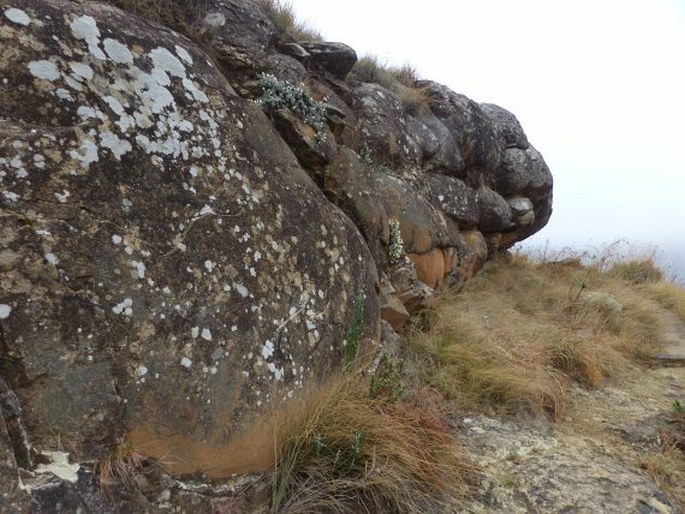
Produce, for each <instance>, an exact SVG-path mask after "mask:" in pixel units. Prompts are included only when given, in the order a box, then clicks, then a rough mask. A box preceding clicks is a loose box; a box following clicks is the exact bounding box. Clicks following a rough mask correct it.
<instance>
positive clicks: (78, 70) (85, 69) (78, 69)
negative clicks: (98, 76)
mask: <svg viewBox="0 0 685 514" xmlns="http://www.w3.org/2000/svg"><path fill="white" fill-rule="evenodd" d="M69 67H70V68H71V71H72V74H73V76H74V78H75V79H76V80H82V79H85V80H91V79H92V78H93V76H94V72H93V68H91V67H90V66H88V65H87V64H84V63H81V62H72V63H69Z"/></svg>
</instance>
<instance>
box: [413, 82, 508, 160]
mask: <svg viewBox="0 0 685 514" xmlns="http://www.w3.org/2000/svg"><path fill="white" fill-rule="evenodd" d="M421 87H422V88H423V89H424V90H425V92H426V95H427V96H428V102H429V106H430V109H431V111H432V112H433V114H434V115H435V116H436V117H438V118H439V119H440V120H441V121H442V123H443V124H444V125H445V126H446V127H447V128H448V129H449V130H450V131H451V132H452V133H453V134H454V137H455V139H456V141H457V145H458V147H459V153H460V155H461V157H462V158H463V159H464V162H465V164H466V168H467V170H473V171H476V172H479V173H487V172H490V171H492V170H495V169H497V167H498V166H499V163H500V161H501V160H502V151H503V148H502V145H501V143H500V138H499V137H498V135H497V133H496V132H495V129H494V127H493V124H492V122H491V121H490V118H489V117H488V116H487V115H486V114H485V112H483V110H482V109H481V108H480V106H479V105H478V104H477V103H476V102H474V101H473V100H471V99H469V98H467V97H466V96H464V95H460V94H458V93H455V92H454V91H452V90H451V89H449V88H448V87H446V86H444V85H442V84H438V83H437V82H432V81H422V82H421Z"/></svg>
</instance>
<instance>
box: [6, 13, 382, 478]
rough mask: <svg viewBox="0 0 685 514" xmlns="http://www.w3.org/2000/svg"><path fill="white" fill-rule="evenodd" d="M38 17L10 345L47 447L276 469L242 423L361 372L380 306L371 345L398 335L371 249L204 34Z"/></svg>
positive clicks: (16, 228) (30, 55)
mask: <svg viewBox="0 0 685 514" xmlns="http://www.w3.org/2000/svg"><path fill="white" fill-rule="evenodd" d="M17 5H18V8H21V10H22V11H23V12H24V13H25V14H26V16H28V17H29V19H30V20H32V21H31V23H30V24H28V25H18V24H12V25H9V24H4V25H3V37H4V43H3V44H4V45H7V46H11V47H12V48H14V49H15V51H14V52H11V53H4V54H3V57H2V60H1V61H0V68H1V69H2V75H3V76H6V77H8V81H6V82H5V83H3V84H0V90H1V91H0V97H2V98H3V99H4V98H7V97H6V93H7V92H10V91H15V92H18V94H19V95H20V96H21V98H22V102H5V101H3V102H2V111H3V112H2V115H3V116H4V118H5V121H4V123H3V124H2V126H1V127H0V156H2V158H1V159H0V182H1V184H2V191H3V194H2V195H0V226H2V242H3V243H2V244H3V252H4V253H3V255H5V257H6V258H4V259H3V261H4V262H5V264H4V265H3V269H2V284H3V287H2V290H1V291H0V304H1V305H2V309H3V316H2V318H3V319H1V320H0V323H1V326H2V332H1V333H2V337H3V341H2V345H1V346H0V348H2V350H1V351H2V358H3V360H4V361H5V362H9V365H8V366H6V367H5V369H4V374H5V376H6V380H7V381H8V383H9V384H10V386H11V387H12V388H13V389H14V391H15V392H16V394H17V395H18V396H19V397H20V399H21V400H22V402H25V403H26V404H27V408H26V411H25V413H24V417H25V420H26V423H27V426H31V427H33V433H32V436H33V438H34V444H37V445H39V446H41V447H50V446H51V445H54V444H56V441H55V440H54V439H53V434H61V440H62V444H68V445H69V447H78V448H79V449H80V453H81V456H82V457H83V458H85V459H89V458H96V457H97V456H98V455H99V454H100V452H102V451H103V449H106V448H108V447H109V446H110V445H112V444H114V443H115V442H116V441H117V440H118V439H120V438H122V437H124V436H126V437H128V438H129V439H130V440H131V441H132V442H133V443H135V445H136V446H137V447H139V448H145V450H146V453H147V454H148V455H150V456H153V457H157V458H161V457H162V456H163V455H164V454H165V453H166V454H168V453H173V454H174V455H176V456H177V457H178V459H177V460H175V461H174V463H172V464H171V465H170V468H171V469H173V470H174V471H175V472H176V473H178V474H186V473H195V472H208V473H213V474H214V475H222V474H230V473H232V472H234V471H236V470H232V469H231V467H232V466H233V465H232V464H231V462H236V461H242V464H241V466H244V467H246V469H250V468H255V467H257V468H258V467H262V466H264V464H267V466H268V463H267V462H265V461H264V460H263V458H266V461H268V460H270V459H271V458H272V457H267V454H268V455H272V453H273V452H272V449H268V450H267V449H266V447H264V453H263V455H262V457H259V458H256V459H255V457H257V455H258V454H259V452H254V451H253V450H252V449H251V450H249V457H248V458H247V461H245V460H243V458H242V457H240V455H241V452H248V450H242V449H241V445H240V443H239V442H236V441H237V438H238V436H239V435H240V433H241V429H242V428H243V427H245V426H250V425H251V424H252V423H254V420H255V418H256V417H258V416H259V413H260V411H263V409H265V408H266V406H267V405H268V403H269V402H270V401H272V400H276V399H282V398H284V397H285V398H286V399H287V398H288V397H289V396H292V395H295V394H296V393H297V391H298V390H299V389H301V388H303V387H304V386H305V385H306V384H307V383H309V381H311V380H315V379H317V378H320V377H321V376H322V375H323V373H324V371H325V370H327V369H330V368H331V367H335V366H337V365H339V363H340V359H341V356H342V342H343V340H344V338H345V334H346V332H347V329H348V327H349V326H350V324H351V323H352V319H351V316H352V314H351V310H350V308H349V307H350V305H351V302H354V299H355V298H356V297H357V296H358V295H360V294H361V295H365V297H366V300H365V317H364V320H365V325H364V335H363V338H364V341H366V340H367V339H370V338H372V337H374V338H375V336H376V335H377V333H378V331H379V323H380V318H379V314H378V300H377V296H376V292H375V288H374V284H375V280H376V271H375V267H374V266H373V260H372V259H371V257H370V254H369V252H368V247H367V245H366V244H365V243H364V240H363V239H362V237H361V236H360V235H359V232H358V230H357V229H356V227H355V226H354V225H353V224H352V223H351V222H350V221H349V219H348V218H346V217H344V216H341V215H340V212H339V211H338V210H337V209H336V208H335V207H334V206H332V205H331V204H330V203H329V202H328V201H327V200H326V198H325V197H324V195H323V194H322V192H321V191H320V190H319V188H318V187H317V186H316V185H315V184H314V183H313V182H312V180H311V179H310V178H309V177H308V176H307V174H306V173H305V172H304V171H303V170H302V169H301V168H300V167H299V165H298V164H297V161H296V160H295V158H294V156H293V154H292V152H291V151H290V149H289V148H288V147H287V145H286V144H285V143H284V142H283V141H282V140H281V139H280V138H279V137H278V135H277V133H276V132H275V131H274V129H273V128H272V126H271V124H270V123H269V121H268V119H267V118H266V117H265V116H264V115H263V113H262V112H261V110H260V109H259V107H258V106H256V105H254V104H253V103H252V102H249V101H245V100H243V99H241V98H239V97H237V96H235V94H234V93H233V92H232V90H231V88H230V87H229V86H228V84H227V83H226V81H225V79H224V78H223V77H222V75H221V74H220V73H218V71H217V70H216V69H215V68H213V67H212V66H211V65H210V64H209V63H208V61H207V59H206V57H205V56H204V54H203V53H202V52H201V51H200V50H199V49H198V48H197V47H195V46H194V45H192V44H191V43H189V41H188V40H186V39H185V38H182V37H180V36H178V35H177V34H175V33H173V32H170V31H168V30H162V29H159V30H156V29H153V28H151V27H150V26H149V25H147V24H146V23H145V22H144V21H143V20H141V19H138V18H135V17H132V16H128V15H126V14H124V13H122V12H121V11H118V10H116V9H114V8H111V7H109V6H106V5H101V4H74V3H69V2H64V1H61V0H50V1H42V0H41V1H38V0H25V1H23V2H19V3H18V4H17ZM27 126H30V127H33V129H31V130H27ZM323 320H325V321H323ZM364 341H362V348H364V347H365V346H366V343H365V342H364ZM323 342H325V343H323ZM276 390H279V393H278V394H277V393H275V391H276ZM217 452H218V453H219V454H223V455H224V457H223V458H224V459H225V460H224V463H225V465H224V466H223V469H222V465H217V463H216V462H215V463H213V464H210V463H209V461H208V460H207V457H206V455H207V454H210V455H215V456H216V455H217ZM222 452H223V453H222ZM243 455H244V454H243ZM260 459H262V461H261V462H259V460H260ZM208 466H211V467H212V471H208V469H207V468H208ZM244 470H245V469H243V470H241V471H244Z"/></svg>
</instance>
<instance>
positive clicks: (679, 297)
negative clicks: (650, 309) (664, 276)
mask: <svg viewBox="0 0 685 514" xmlns="http://www.w3.org/2000/svg"><path fill="white" fill-rule="evenodd" d="M643 287H644V290H645V292H646V293H647V294H648V295H649V296H650V297H651V298H653V299H654V300H656V301H657V302H658V303H659V305H661V306H662V307H665V308H666V309H668V310H670V311H672V312H673V313H674V314H676V315H677V316H678V317H679V318H680V319H681V320H682V321H683V322H685V289H683V288H682V287H679V286H678V285H677V284H674V283H673V282H666V281H663V280H662V281H660V282H655V283H647V284H645V285H644V286H643Z"/></svg>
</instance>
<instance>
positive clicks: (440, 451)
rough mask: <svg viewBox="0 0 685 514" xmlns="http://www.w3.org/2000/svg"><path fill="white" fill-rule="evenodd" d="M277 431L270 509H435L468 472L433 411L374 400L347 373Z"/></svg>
mask: <svg viewBox="0 0 685 514" xmlns="http://www.w3.org/2000/svg"><path fill="white" fill-rule="evenodd" d="M290 419H291V422H290V423H289V424H288V425H287V426H286V427H284V428H282V429H281V431H280V432H279V433H278V434H277V440H278V452H277V453H278V459H277V461H278V464H277V467H276V470H275V473H274V480H273V489H272V504H271V510H272V512H311V513H319V512H336V513H338V512H341V513H345V512H349V513H358V512H437V511H439V510H440V508H441V507H443V505H444V502H445V501H447V499H448V498H449V497H450V496H453V497H456V496H461V495H463V494H464V493H465V491H466V486H465V479H466V476H467V475H468V472H469V471H470V470H471V466H470V464H469V463H468V462H467V460H466V457H465V455H464V452H463V450H462V449H461V448H460V446H459V445H458V444H457V442H456V441H455V440H454V438H453V436H452V435H451V434H450V428H449V425H448V424H447V423H446V421H445V419H444V418H443V416H442V415H441V413H440V412H439V411H437V410H435V409H429V408H427V407H425V406H424V407H418V406H417V405H415V404H413V403H411V402H409V401H390V400H389V399H388V398H387V397H384V396H383V397H381V396H379V397H373V396H372V395H370V394H369V390H368V388H366V387H364V385H363V383H362V382H361V381H360V379H359V377H358V376H354V375H353V374H346V375H345V376H340V377H337V378H335V379H333V380H332V381H330V382H329V383H328V384H327V385H326V386H325V387H321V388H320V389H319V390H318V391H316V392H315V393H313V394H311V395H310V396H309V397H308V398H307V400H306V401H305V403H304V405H303V406H302V408H301V409H300V411H299V413H297V414H294V415H293V416H290Z"/></svg>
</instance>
